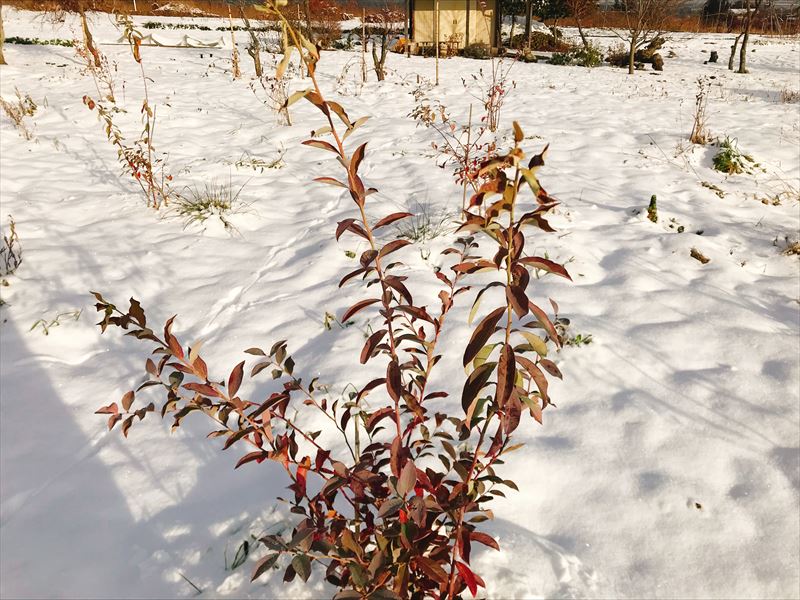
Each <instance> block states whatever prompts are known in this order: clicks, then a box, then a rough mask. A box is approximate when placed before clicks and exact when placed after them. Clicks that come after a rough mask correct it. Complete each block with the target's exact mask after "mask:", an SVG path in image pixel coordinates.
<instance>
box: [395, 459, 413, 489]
mask: <svg viewBox="0 0 800 600" xmlns="http://www.w3.org/2000/svg"><path fill="white" fill-rule="evenodd" d="M416 483H417V468H416V467H415V466H414V463H413V462H412V461H411V460H408V461H406V464H405V465H403V468H402V469H401V471H400V477H398V478H397V493H398V494H399V495H400V496H405V495H406V494H408V493H409V492H410V491H411V490H413V489H414V485H415V484H416Z"/></svg>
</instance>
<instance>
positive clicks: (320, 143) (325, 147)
mask: <svg viewBox="0 0 800 600" xmlns="http://www.w3.org/2000/svg"><path fill="white" fill-rule="evenodd" d="M302 143H303V145H304V146H312V147H314V148H321V149H322V150H327V151H328V152H333V153H334V154H339V151H338V150H337V149H336V148H335V147H334V146H333V144H331V143H329V142H325V141H323V140H306V141H305V142H302Z"/></svg>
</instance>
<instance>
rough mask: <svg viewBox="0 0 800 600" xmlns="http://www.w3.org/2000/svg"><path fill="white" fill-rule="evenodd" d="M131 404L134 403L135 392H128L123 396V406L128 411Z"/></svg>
mask: <svg viewBox="0 0 800 600" xmlns="http://www.w3.org/2000/svg"><path fill="white" fill-rule="evenodd" d="M131 404H133V392H127V393H126V394H125V395H124V396H123V397H122V408H124V409H125V410H126V411H127V410H129V409H130V407H131Z"/></svg>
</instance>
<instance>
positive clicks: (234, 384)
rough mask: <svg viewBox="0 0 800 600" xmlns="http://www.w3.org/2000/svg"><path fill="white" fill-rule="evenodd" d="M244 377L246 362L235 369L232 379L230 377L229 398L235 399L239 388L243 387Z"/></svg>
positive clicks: (231, 375)
mask: <svg viewBox="0 0 800 600" xmlns="http://www.w3.org/2000/svg"><path fill="white" fill-rule="evenodd" d="M243 377H244V361H242V362H240V363H239V364H238V365H236V366H235V367H233V371H231V374H230V377H228V396H230V397H231V398H233V397H234V396H235V395H236V392H238V391H239V386H241V385H242V378H243Z"/></svg>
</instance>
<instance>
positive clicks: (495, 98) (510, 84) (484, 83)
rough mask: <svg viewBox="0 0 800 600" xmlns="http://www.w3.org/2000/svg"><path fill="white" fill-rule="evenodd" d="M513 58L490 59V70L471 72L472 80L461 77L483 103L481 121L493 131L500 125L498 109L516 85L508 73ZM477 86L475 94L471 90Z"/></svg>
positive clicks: (465, 85) (464, 83)
mask: <svg viewBox="0 0 800 600" xmlns="http://www.w3.org/2000/svg"><path fill="white" fill-rule="evenodd" d="M515 62H516V61H514V60H503V59H502V58H500V59H492V63H491V70H490V71H488V72H484V70H483V69H482V68H481V69H479V70H478V73H477V74H474V73H473V74H472V75H471V78H472V81H467V80H465V79H462V83H463V85H464V87H465V88H467V89H468V90H469V91H470V94H471V95H472V96H473V97H474V98H475V99H476V100H478V101H479V102H482V103H483V108H484V111H485V114H484V115H483V116H482V117H481V122H482V123H484V124H485V125H486V127H487V128H488V129H489V131H491V132H492V133H494V132H495V131H497V129H498V127H499V126H500V109H501V108H503V102H504V101H505V99H506V97H507V96H508V94H509V93H510V92H511V90H513V89H514V88H516V87H517V83H516V82H515V81H509V79H508V74H509V72H510V71H511V68H512V67H513V66H514V63H515ZM475 87H477V88H478V93H477V94H476V93H475V92H474V91H473V90H474V88H475Z"/></svg>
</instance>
